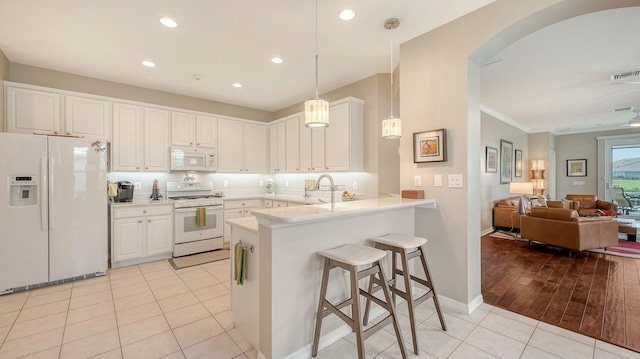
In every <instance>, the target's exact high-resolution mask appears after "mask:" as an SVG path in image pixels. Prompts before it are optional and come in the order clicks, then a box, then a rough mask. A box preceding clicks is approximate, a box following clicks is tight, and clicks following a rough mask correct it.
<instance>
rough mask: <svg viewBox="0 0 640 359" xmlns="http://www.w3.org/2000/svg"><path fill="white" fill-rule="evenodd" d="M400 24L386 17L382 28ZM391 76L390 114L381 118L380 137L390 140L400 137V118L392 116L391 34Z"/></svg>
mask: <svg viewBox="0 0 640 359" xmlns="http://www.w3.org/2000/svg"><path fill="white" fill-rule="evenodd" d="M398 26H400V20H398V19H396V18H392V19H388V20H387V21H385V23H384V28H385V29H387V30H393V29H395V28H396V27H398ZM389 76H391V81H390V82H391V116H389V117H388V118H386V119H384V120H382V138H385V139H388V140H392V139H396V138H400V137H402V120H401V119H399V118H396V117H393V36H392V37H391V70H390V71H389Z"/></svg>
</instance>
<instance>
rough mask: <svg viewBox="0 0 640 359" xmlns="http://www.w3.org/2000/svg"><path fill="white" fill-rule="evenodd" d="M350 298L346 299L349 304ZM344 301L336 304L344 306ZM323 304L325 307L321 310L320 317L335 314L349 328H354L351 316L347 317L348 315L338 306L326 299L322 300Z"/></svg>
mask: <svg viewBox="0 0 640 359" xmlns="http://www.w3.org/2000/svg"><path fill="white" fill-rule="evenodd" d="M351 301H352V300H351V299H349V300H347V302H349V304H351ZM344 303H345V302H342V303H340V304H338V306H340V308H344V307H346V305H343V304H344ZM324 306H325V309H324V310H323V311H322V317H323V318H324V317H326V316H327V315H329V314H331V313H333V314H335V315H337V316H338V317H340V319H342V320H343V321H344V322H345V323H347V325H349V326H350V327H351V328H354V329H355V324H354V322H355V321H354V319H352V318H351V317H349V316H348V315H346V314H344V313H343V312H342V311H341V310H340V309H339V308H338V306H335V305H333V304H331V303H329V301H327V300H326V299H325V301H324Z"/></svg>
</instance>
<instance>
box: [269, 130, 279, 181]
mask: <svg viewBox="0 0 640 359" xmlns="http://www.w3.org/2000/svg"><path fill="white" fill-rule="evenodd" d="M278 124H279V123H274V124H272V125H269V172H271V173H278V169H279V168H278Z"/></svg>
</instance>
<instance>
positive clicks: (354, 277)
mask: <svg viewBox="0 0 640 359" xmlns="http://www.w3.org/2000/svg"><path fill="white" fill-rule="evenodd" d="M349 276H350V277H351V318H352V319H353V325H354V328H353V330H354V331H355V332H356V346H357V347H358V359H365V353H364V338H363V330H362V321H360V287H359V286H358V268H357V267H355V266H353V267H351V269H350V270H349Z"/></svg>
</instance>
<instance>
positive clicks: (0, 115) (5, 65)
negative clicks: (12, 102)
mask: <svg viewBox="0 0 640 359" xmlns="http://www.w3.org/2000/svg"><path fill="white" fill-rule="evenodd" d="M8 79H9V59H7V57H6V56H5V55H4V52H2V50H1V49H0V80H8ZM0 120H1V121H0V131H4V86H0Z"/></svg>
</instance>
